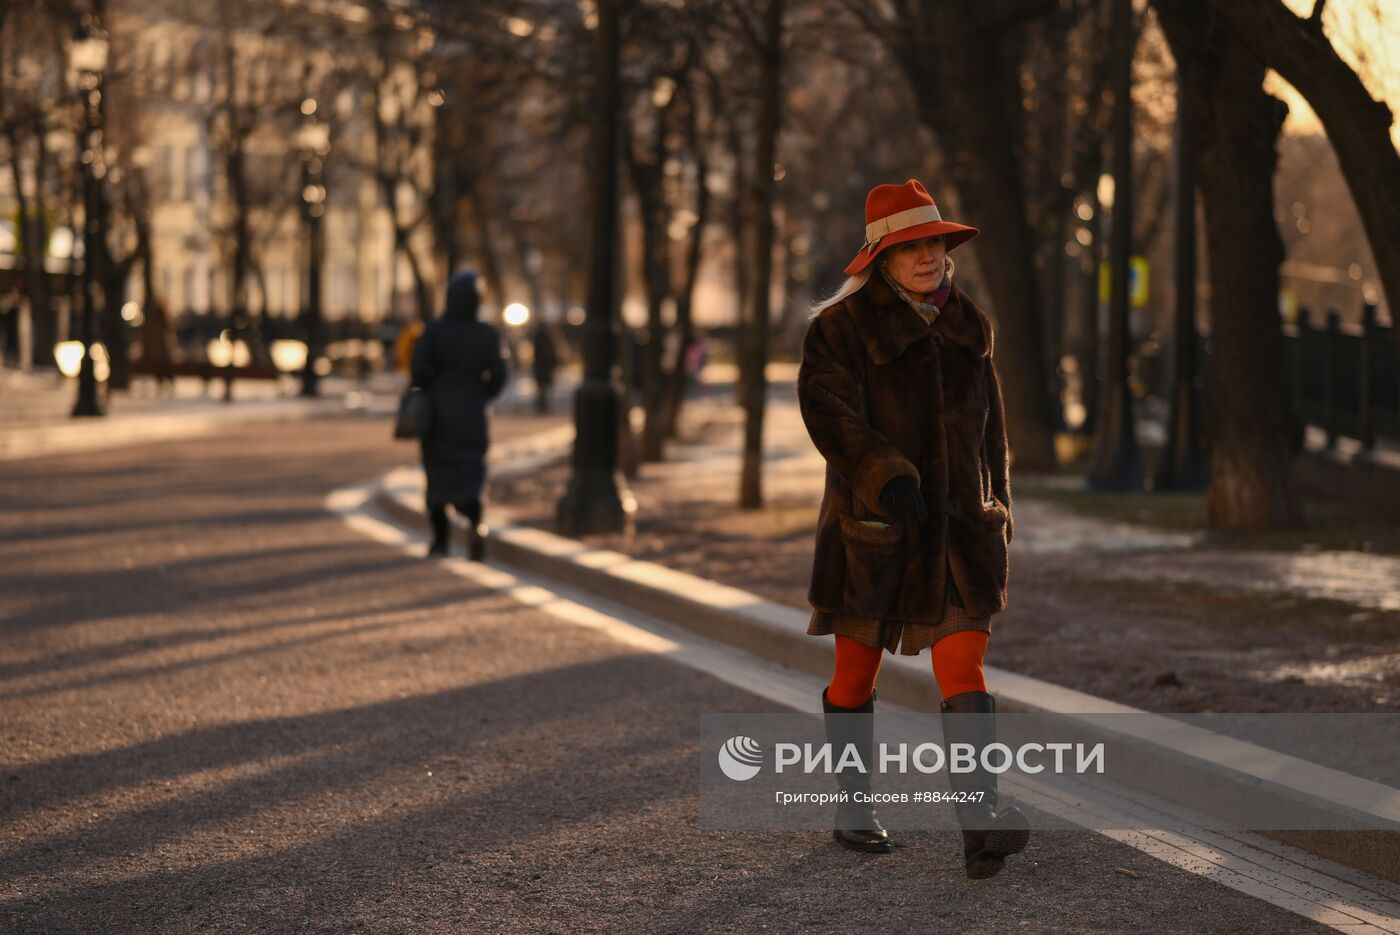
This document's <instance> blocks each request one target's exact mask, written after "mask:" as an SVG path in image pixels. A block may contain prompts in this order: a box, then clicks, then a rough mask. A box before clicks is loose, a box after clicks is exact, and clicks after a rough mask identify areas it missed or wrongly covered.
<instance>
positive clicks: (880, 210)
mask: <svg viewBox="0 0 1400 935" xmlns="http://www.w3.org/2000/svg"><path fill="white" fill-rule="evenodd" d="M976 235H977V229H976V228H974V227H967V226H965V225H963V224H955V223H953V222H951V221H945V220H943V218H942V216H941V215H940V214H939V211H938V207H937V205H936V204H935V203H934V200H933V198H932V196H930V195H929V193H928V192H927V191H926V190H925V189H924V187H923V186H922V185H921V184H919V182H917V181H916V180H914V179H910V180H909V181H907V182H905V183H904V184H903V185H879V186H876V187H875V188H874V189H873V190H872V191H871V192H870V194H869V195H868V196H867V198H866V201H865V243H864V244H863V245H862V246H861V248H860V251H859V252H858V253H857V254H856V257H855V259H854V260H852V261H851V263H850V264H849V265H848V266H847V267H846V270H845V272H846V276H847V279H846V281H845V283H844V284H842V286H841V288H840V289H838V290H837V291H836V293H835V295H833V296H832V297H831V298H829V299H827V300H826V301H824V302H821V303H819V304H818V305H817V306H816V307H815V308H814V309H813V315H812V320H811V322H810V324H809V325H808V329H807V333H806V336H805V338H804V339H803V345H802V364H801V367H800V369H799V371H798V377H797V396H798V402H799V405H800V408H801V411H802V419H803V422H804V423H805V424H806V426H807V431H808V434H810V435H811V437H812V442H813V444H815V445H816V448H817V450H818V451H820V452H821V454H822V457H823V458H825V459H826V462H827V467H828V470H827V474H826V477H827V481H826V490H825V492H824V494H823V498H822V504H821V511H820V513H819V516H818V520H817V534H816V549H815V556H814V560H813V567H812V581H811V587H810V589H809V594H808V597H809V600H810V602H811V604H812V607H813V613H812V619H811V623H810V624H809V625H808V629H807V632H808V633H810V634H812V635H829V634H835V641H836V645H835V649H836V659H835V671H834V673H833V675H832V679H831V683H830V684H829V685H828V686H827V687H826V689H825V690H824V691H823V692H822V708H823V710H824V711H825V713H826V724H827V734H828V737H829V738H830V739H831V740H832V743H833V745H834V746H837V747H838V748H840V749H845V744H846V743H854V744H855V745H856V749H857V750H858V751H859V753H860V755H861V759H862V761H863V762H864V763H865V764H870V763H872V762H873V749H872V745H873V735H872V733H871V730H872V724H871V717H870V715H872V714H873V712H874V710H875V704H874V702H875V682H876V679H877V678H878V677H879V673H880V662H881V660H882V659H883V658H884V653H885V652H891V653H892V652H894V651H895V648H896V647H897V646H901V644H902V648H901V652H902V653H903V654H904V655H917V654H918V653H919V652H920V651H921V650H922V649H923V648H924V647H930V652H929V654H930V655H931V656H932V663H933V673H934V677H935V678H936V679H937V681H938V687H939V688H940V689H941V691H942V694H943V698H944V700H943V705H942V722H943V725H942V726H943V735H944V739H945V741H946V742H947V743H948V744H954V743H962V744H968V745H970V747H971V748H973V749H974V750H975V751H976V753H975V755H974V763H976V764H978V766H977V767H976V768H975V769H974V770H973V771H972V772H959V773H953V772H950V773H949V779H950V782H951V784H952V786H953V791H954V792H956V793H959V794H960V796H961V799H960V801H959V802H958V804H957V805H956V806H955V810H956V813H957V818H958V823H959V824H960V825H961V826H962V829H963V862H964V866H965V869H966V872H967V875H968V876H969V877H971V878H973V879H980V878H984V877H990V876H992V875H994V874H995V873H997V872H998V871H999V870H1000V869H1001V867H1002V864H1003V862H1004V861H1005V859H1006V857H1007V856H1009V855H1011V854H1014V853H1016V852H1018V851H1020V850H1021V849H1022V848H1024V847H1025V846H1026V843H1027V840H1028V839H1029V837H1030V828H1029V824H1028V822H1027V821H1026V817H1025V815H1023V814H1022V813H1021V811H1020V809H1017V808H1005V807H1002V808H1000V809H998V804H997V777H996V773H994V772H992V771H990V770H989V769H988V768H987V766H986V759H985V758H984V756H983V753H984V751H985V750H986V747H987V746H988V745H989V744H992V743H994V742H995V741H996V732H995V724H996V722H995V719H994V714H995V705H994V701H995V699H994V698H993V696H992V695H991V694H989V693H988V692H987V683H986V679H985V676H984V674H983V667H982V660H983V655H984V653H985V651H986V647H987V641H988V639H989V635H990V632H991V615H992V614H994V613H997V612H998V611H1000V610H1002V609H1004V608H1005V607H1006V601H1007V573H1008V568H1009V564H1008V552H1007V547H1008V545H1009V543H1010V541H1011V538H1012V535H1013V532H1014V529H1013V526H1012V520H1011V474H1010V461H1009V457H1008V448H1007V438H1006V427H1005V412H1004V409H1003V400H1002V393H1001V384H1000V381H999V378H998V376H997V371H996V367H995V366H994V365H993V362H992V346H993V332H992V325H991V320H990V319H989V318H988V317H987V314H986V313H985V312H983V311H982V310H981V309H980V308H979V307H978V306H977V305H976V303H974V302H973V301H972V299H971V298H970V297H969V296H967V295H966V294H964V293H963V292H961V291H960V290H959V289H958V287H957V285H956V284H955V283H954V282H953V261H952V259H951V258H950V257H949V256H948V252H949V251H950V250H952V249H953V248H954V247H957V246H958V245H959V244H962V243H965V242H966V241H968V240H971V239H972V238H973V237H975V236H976ZM843 714H844V715H850V714H860V715H865V716H864V717H858V718H851V717H845V718H842V717H841V715H843ZM968 715H975V716H972V717H969V716H968ZM838 737H840V738H842V739H841V740H838ZM842 741H844V742H842ZM837 775H838V779H839V782H840V784H841V787H842V789H843V790H845V791H847V792H849V793H850V795H851V804H848V805H846V804H843V805H842V806H841V807H840V808H839V809H838V811H837V829H836V832H835V834H836V839H837V840H838V841H840V842H841V843H842V844H845V845H846V846H848V847H852V848H855V849H857V850H866V851H888V850H889V849H890V841H889V835H888V833H887V832H886V831H885V829H884V828H883V827H881V826H880V823H879V821H878V820H877V819H876V817H875V810H874V808H873V807H872V806H870V805H869V804H857V803H859V802H860V801H861V800H862V798H864V801H866V802H868V801H869V799H868V797H862V796H860V795H858V794H857V793H859V792H862V791H868V790H869V783H870V774H869V773H868V772H866V773H853V772H852V771H850V770H844V771H841V772H838V774H837Z"/></svg>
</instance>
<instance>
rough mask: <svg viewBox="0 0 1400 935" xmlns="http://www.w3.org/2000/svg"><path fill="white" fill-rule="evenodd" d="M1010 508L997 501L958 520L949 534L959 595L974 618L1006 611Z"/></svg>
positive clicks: (984, 505) (988, 502)
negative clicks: (1008, 510)
mask: <svg viewBox="0 0 1400 935" xmlns="http://www.w3.org/2000/svg"><path fill="white" fill-rule="evenodd" d="M1008 519H1009V514H1008V513H1007V510H1006V507H1004V506H1002V504H1001V502H1000V501H999V500H996V499H995V498H993V499H991V500H986V501H983V503H982V505H981V508H980V510H979V511H978V512H976V513H974V514H972V515H970V516H966V517H963V516H959V517H956V518H955V519H954V520H953V522H952V523H951V524H950V530H949V533H950V534H949V539H950V542H949V545H950V549H949V551H950V553H951V554H950V555H949V559H950V561H951V563H952V566H953V574H954V576H955V578H956V580H957V588H958V594H959V596H961V597H962V600H963V605H964V607H966V608H967V612H968V614H969V615H970V616H973V617H981V616H985V615H987V614H993V613H996V612H997V611H999V610H1003V609H1004V608H1005V607H1006V596H1007V595H1006V586H1007V579H1008V577H1009V572H1010V560H1009V549H1008V547H1007V542H1006V527H1007V522H1008Z"/></svg>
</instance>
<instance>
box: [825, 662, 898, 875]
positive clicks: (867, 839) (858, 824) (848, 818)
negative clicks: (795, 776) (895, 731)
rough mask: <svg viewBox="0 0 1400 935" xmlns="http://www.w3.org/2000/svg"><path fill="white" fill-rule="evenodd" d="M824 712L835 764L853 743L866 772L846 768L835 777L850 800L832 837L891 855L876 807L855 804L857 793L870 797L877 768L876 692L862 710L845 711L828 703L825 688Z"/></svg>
mask: <svg viewBox="0 0 1400 935" xmlns="http://www.w3.org/2000/svg"><path fill="white" fill-rule="evenodd" d="M822 711H823V712H824V713H825V715H826V739H827V741H828V742H829V743H830V744H831V757H832V763H833V764H835V763H839V762H841V754H842V753H843V752H844V751H845V749H846V746H847V744H851V745H854V746H855V748H856V752H857V753H859V754H860V760H861V763H863V764H864V765H865V769H866V772H863V773H862V772H859V771H858V770H855V769H845V770H841V771H839V772H838V773H837V774H836V784H837V785H838V786H839V787H840V789H841V791H842V792H844V793H846V795H847V796H848V797H849V799H850V801H847V802H843V803H841V804H840V805H838V806H837V807H836V829H835V830H834V831H833V832H832V835H833V836H834V837H835V838H836V840H838V841H840V842H841V843H842V844H844V845H846V846H847V847H849V848H852V849H854V850H858V851H874V852H876V853H888V852H889V851H890V850H891V845H890V835H889V832H888V831H886V830H885V828H884V826H883V825H881V824H880V820H879V819H878V818H876V817H875V806H874V805H873V804H871V803H870V802H869V801H865V802H858V801H856V796H857V794H860V795H864V796H869V795H870V773H871V772H872V771H873V770H874V769H875V718H874V717H873V715H874V714H875V693H874V692H871V694H870V697H869V698H868V699H866V702H865V704H863V705H860V706H859V707H856V708H843V707H841V706H840V705H835V704H832V703H831V702H830V701H828V700H827V698H826V689H822ZM842 715H866V716H865V717H843V716H842Z"/></svg>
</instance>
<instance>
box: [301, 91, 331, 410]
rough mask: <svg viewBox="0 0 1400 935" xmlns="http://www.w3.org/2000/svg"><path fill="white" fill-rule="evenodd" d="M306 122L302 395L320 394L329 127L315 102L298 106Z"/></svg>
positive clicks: (303, 127)
mask: <svg viewBox="0 0 1400 935" xmlns="http://www.w3.org/2000/svg"><path fill="white" fill-rule="evenodd" d="M301 112H302V115H303V116H305V117H306V119H305V120H304V121H303V122H302V125H301V129H300V130H299V131H298V132H297V144H298V146H299V147H300V149H301V208H302V218H303V219H304V220H305V221H306V305H305V307H304V308H303V309H302V315H303V322H302V325H303V328H304V331H305V334H306V365H305V366H304V367H302V371H301V395H302V396H311V397H314V396H317V395H319V393H320V375H319V374H318V373H317V372H316V362H317V360H318V359H319V358H320V355H321V258H322V255H323V254H324V252H325V242H324V240H323V239H322V233H321V220H322V218H323V217H324V216H325V213H326V186H325V182H324V173H325V156H326V154H327V153H328V152H330V126H329V125H328V124H326V123H324V122H323V121H321V120H318V119H317V118H316V100H315V99H314V98H309V97H308V98H307V99H306V100H304V101H302V103H301Z"/></svg>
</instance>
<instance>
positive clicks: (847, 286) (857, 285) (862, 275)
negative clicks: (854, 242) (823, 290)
mask: <svg viewBox="0 0 1400 935" xmlns="http://www.w3.org/2000/svg"><path fill="white" fill-rule="evenodd" d="M873 272H875V264H874V263H871V264H870V265H869V266H867V267H866V268H865V269H863V270H861V271H860V272H859V273H856V274H855V275H854V276H847V277H846V281H845V282H843V283H841V286H840V288H838V289H837V290H836V291H835V292H833V293H832V294H831V295H830V296H828V297H827V298H825V299H822V300H821V301H820V302H817V303H815V304H814V305H813V306H812V311H811V314H809V315H808V316H807V317H808V318H809V319H810V318H816V317H817V316H818V315H820V314H821V313H822V312H823V311H825V310H826V309H828V308H831V306H833V305H838V304H840V303H841V302H844V301H846V299H847V298H848V297H850V296H852V295H855V294H856V293H857V292H859V291H860V290H861V288H862V287H863V286H864V285H865V284H866V283H867V282H869V281H870V274H871V273H873Z"/></svg>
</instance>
